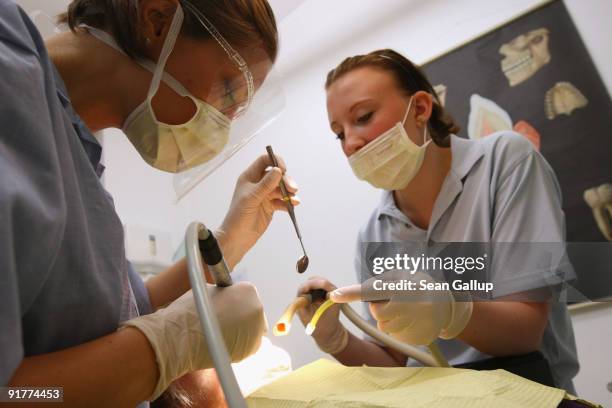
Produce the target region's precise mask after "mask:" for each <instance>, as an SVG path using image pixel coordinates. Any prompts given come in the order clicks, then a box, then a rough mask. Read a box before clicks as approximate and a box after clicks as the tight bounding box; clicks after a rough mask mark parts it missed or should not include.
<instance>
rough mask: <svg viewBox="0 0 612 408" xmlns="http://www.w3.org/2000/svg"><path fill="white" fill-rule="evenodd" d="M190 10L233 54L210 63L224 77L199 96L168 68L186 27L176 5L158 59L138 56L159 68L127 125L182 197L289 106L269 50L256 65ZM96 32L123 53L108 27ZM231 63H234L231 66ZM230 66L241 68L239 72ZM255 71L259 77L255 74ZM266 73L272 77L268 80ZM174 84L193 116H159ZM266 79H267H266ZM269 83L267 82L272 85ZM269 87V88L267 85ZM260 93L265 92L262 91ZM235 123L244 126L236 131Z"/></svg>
mask: <svg viewBox="0 0 612 408" xmlns="http://www.w3.org/2000/svg"><path fill="white" fill-rule="evenodd" d="M181 4H183V5H184V7H185V8H186V10H187V11H188V12H190V13H191V14H192V15H193V16H194V17H195V19H196V20H197V21H198V22H200V23H201V24H202V25H203V26H204V28H206V30H207V31H208V32H209V33H210V35H211V37H212V38H213V39H214V40H215V41H216V43H217V44H218V45H219V46H220V47H221V48H222V49H223V51H224V52H225V53H226V54H227V56H228V60H227V62H226V63H225V64H219V65H220V66H218V67H216V68H217V69H216V70H214V69H208V68H213V67H207V69H208V71H207V73H206V75H211V72H212V77H214V78H218V79H217V80H216V81H215V82H213V83H212V85H211V86H210V87H209V88H208V90H207V93H206V95H198V96H195V95H194V94H193V93H192V92H190V91H189V90H187V89H186V88H185V87H184V86H183V85H182V84H181V83H180V82H179V81H178V80H176V79H175V78H173V77H172V76H171V75H170V74H168V73H167V72H164V68H165V66H166V62H167V60H168V58H169V56H170V54H171V52H172V50H173V48H174V46H175V43H176V39H177V37H178V34H179V32H180V30H181V27H182V23H183V19H184V12H183V9H182V8H181V6H180V5H179V6H178V7H177V9H176V12H175V14H174V17H173V19H172V22H171V24H170V28H169V30H168V34H167V35H166V38H165V41H164V45H163V47H162V50H161V53H160V56H159V59H158V62H157V64H155V63H153V62H151V61H147V60H137V61H136V62H137V63H138V64H139V65H141V66H142V67H143V68H145V69H147V70H148V71H150V72H152V73H153V78H152V80H151V84H150V86H149V90H148V93H147V97H146V100H145V101H144V102H143V103H142V104H140V105H139V106H138V107H136V109H134V111H133V112H132V113H131V114H130V115H129V116H128V118H127V119H126V121H125V123H124V124H123V127H122V130H123V132H124V133H125V134H126V135H127V137H128V139H129V140H130V142H131V143H132V145H133V146H134V147H135V148H136V150H137V151H138V153H139V154H140V155H141V157H142V158H143V159H144V160H145V161H146V162H147V163H148V164H149V165H151V166H153V167H155V168H157V169H159V170H162V171H166V172H170V173H180V174H177V175H175V178H174V182H173V187H174V190H175V193H176V196H177V199H180V198H182V197H183V196H184V195H185V194H186V193H187V192H188V191H190V190H191V189H192V188H193V187H195V186H196V185H197V184H198V183H199V182H200V181H202V180H203V179H204V178H205V177H206V176H208V175H209V174H211V173H212V172H213V171H214V170H215V169H216V168H217V167H219V166H220V165H221V164H223V163H224V162H225V160H227V159H228V158H229V157H230V156H232V155H233V154H234V153H236V151H238V150H239V149H240V148H241V147H242V146H244V145H245V144H246V143H247V142H248V141H249V140H251V139H252V138H253V136H255V135H256V134H257V133H259V132H260V131H261V129H262V128H263V127H265V126H267V125H268V124H269V123H270V122H271V121H273V120H274V119H275V118H276V117H277V116H278V114H279V113H280V111H281V110H282V108H283V106H284V98H283V94H282V91H281V90H280V89H279V88H277V86H278V82H276V81H274V80H271V79H270V78H266V76H267V74H268V71H269V69H270V67H271V65H272V64H271V62H270V60H269V57H267V54H266V53H265V52H264V51H263V50H253V51H252V55H251V54H250V56H256V58H255V57H254V61H256V62H257V66H256V67H254V68H255V69H254V70H253V69H251V68H253V67H248V66H247V64H246V62H245V60H244V59H243V57H242V56H241V55H240V54H239V53H238V52H237V51H235V50H234V49H233V48H232V47H231V45H230V44H229V43H228V42H227V41H226V40H225V39H224V38H223V37H222V36H221V34H220V33H219V32H218V31H217V30H216V28H215V27H214V26H213V25H212V24H211V23H210V21H209V20H208V19H207V18H206V16H204V15H203V14H202V13H201V12H199V10H197V8H195V7H194V6H192V5H191V4H190V3H189V2H187V1H184V2H182V3H181ZM85 28H86V29H87V30H88V31H89V32H90V33H91V34H92V35H94V36H95V37H97V38H98V39H99V40H101V41H103V42H105V43H106V44H108V45H109V46H111V47H113V48H115V49H117V50H119V51H120V52H122V53H123V51H122V50H121V48H120V47H119V46H118V45H117V44H116V42H115V40H114V39H113V38H112V37H111V36H110V35H108V34H107V33H106V32H104V31H101V30H97V29H95V28H92V27H88V26H86V27H85ZM227 65H230V67H229V68H230V69H227V68H228V67H227ZM221 72H224V74H223V75H221ZM227 72H238V74H237V75H235V76H234V77H229V78H228V76H227ZM254 72H255V73H256V74H257V77H254ZM264 79H267V80H266V82H265V83H264ZM162 81H163V84H165V85H166V86H168V87H169V88H170V89H171V90H172V91H174V92H175V93H176V94H178V95H180V96H182V97H184V98H189V99H190V100H191V102H192V103H193V105H194V108H195V109H194V111H195V113H194V114H193V116H192V117H191V119H189V120H188V121H187V122H185V123H182V124H168V123H164V122H161V121H160V120H158V119H157V117H156V114H155V111H154V108H153V106H152V100H153V98H154V97H155V95H156V94H157V93H158V90H159V88H160V84H161V83H162ZM262 83H263V84H262ZM257 85H261V87H260V89H259V91H262V90H263V91H264V92H263V94H264V95H262V98H259V99H258V103H257V108H256V109H254V112H250V109H249V113H250V115H247V114H246V113H247V109H248V108H249V107H250V106H251V105H252V103H253V99H254V95H255V87H256V86H257ZM266 85H267V86H266ZM264 88H265V89H264ZM258 93H259V92H258ZM234 128H236V129H237V130H239V132H234V131H233V130H234Z"/></svg>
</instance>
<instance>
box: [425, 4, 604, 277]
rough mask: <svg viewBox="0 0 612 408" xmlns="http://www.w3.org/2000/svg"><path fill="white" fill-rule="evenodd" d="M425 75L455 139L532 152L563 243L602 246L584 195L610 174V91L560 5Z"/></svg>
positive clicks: (459, 51)
mask: <svg viewBox="0 0 612 408" xmlns="http://www.w3.org/2000/svg"><path fill="white" fill-rule="evenodd" d="M423 69H424V71H425V73H426V74H427V76H428V77H429V78H430V80H431V81H432V83H433V84H435V85H436V86H435V90H436V92H437V93H438V95H439V97H440V100H441V103H443V104H444V105H445V107H446V109H447V110H448V111H449V113H450V114H451V115H452V116H453V117H454V119H455V120H456V122H457V123H458V125H459V126H460V127H461V131H460V132H459V133H458V136H460V137H465V138H469V139H473V140H478V139H482V138H486V137H489V136H490V135H491V134H492V133H494V132H497V131H514V132H517V133H520V134H521V135H522V136H523V137H525V138H526V139H528V140H529V141H530V142H531V143H532V144H533V146H534V147H535V149H536V150H539V152H540V153H541V154H542V155H543V156H544V158H545V159H546V160H547V162H548V163H549V164H550V166H551V167H552V169H553V170H554V172H555V175H556V177H557V179H558V181H559V184H560V186H561V193H562V197H563V202H562V207H563V211H564V213H565V220H566V228H567V235H566V237H567V240H568V241H578V242H593V241H596V242H607V234H608V233H609V231H607V230H604V231H605V232H604V231H602V229H601V228H600V226H601V224H602V222H601V217H599V219H598V220H596V219H595V217H594V216H593V209H592V208H591V206H590V205H589V204H588V203H587V202H586V201H585V199H584V197H583V194H584V192H585V191H587V190H589V189H591V188H593V187H594V186H600V185H602V184H603V183H609V182H610V176H611V175H612V153H611V152H612V133H611V131H610V129H612V115H610V112H612V101H611V99H610V95H609V94H608V91H607V89H608V88H610V86H609V85H608V87H606V85H605V84H604V83H603V81H602V79H601V77H600V76H599V73H598V69H597V68H596V66H595V65H594V63H593V60H592V59H591V56H590V55H589V52H588V51H587V49H586V47H585V45H584V43H583V41H582V38H581V37H580V35H579V33H578V31H577V30H576V27H575V26H574V23H573V21H572V19H571V17H570V15H569V13H568V11H567V9H566V8H565V5H564V3H563V1H561V0H553V1H551V2H548V3H546V4H544V5H542V6H540V7H538V8H536V9H534V10H531V11H529V12H527V13H526V14H524V15H521V16H518V17H516V18H515V19H513V20H511V21H509V22H507V23H506V24H504V25H502V26H500V27H498V28H496V29H494V30H493V31H490V32H487V33H484V34H482V35H481V36H480V37H478V38H476V39H475V40H472V41H470V42H468V43H466V44H462V45H460V46H459V47H457V48H455V49H453V50H450V51H449V52H447V53H446V54H443V55H442V56H440V57H438V58H436V59H435V60H433V61H430V62H429V63H427V64H425V65H424V66H423ZM603 69H604V67H600V70H603ZM598 214H599V213H598ZM586 268H588V267H586Z"/></svg>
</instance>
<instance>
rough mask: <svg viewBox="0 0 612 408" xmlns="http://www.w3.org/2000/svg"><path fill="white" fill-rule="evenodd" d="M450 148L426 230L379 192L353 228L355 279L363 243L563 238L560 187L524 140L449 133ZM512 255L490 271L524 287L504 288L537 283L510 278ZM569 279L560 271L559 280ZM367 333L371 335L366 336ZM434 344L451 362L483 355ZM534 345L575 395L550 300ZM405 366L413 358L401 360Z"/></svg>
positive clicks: (565, 343) (572, 365)
mask: <svg viewBox="0 0 612 408" xmlns="http://www.w3.org/2000/svg"><path fill="white" fill-rule="evenodd" d="M451 152H452V156H453V157H452V163H451V169H450V171H449V174H448V175H447V177H446V179H445V180H444V183H443V184H442V188H441V190H440V193H439V194H438V197H437V199H436V202H435V204H434V208H433V213H432V216H431V220H430V223H429V227H428V229H427V230H424V229H421V228H419V227H418V226H416V225H415V224H414V223H413V222H412V221H411V220H410V218H408V217H407V216H406V215H405V214H404V213H402V212H401V211H400V209H399V208H397V206H396V204H395V200H394V198H393V193H392V192H389V191H386V192H384V193H383V196H382V199H381V201H380V204H379V205H378V207H377V208H376V209H375V210H374V211H373V212H372V215H371V216H370V218H369V219H368V221H367V222H366V224H365V225H364V226H363V227H362V228H361V230H360V232H359V236H358V240H357V257H356V258H355V268H356V271H357V274H358V278H360V277H361V273H362V260H361V259H360V258H361V256H360V254H361V249H362V245H367V244H363V243H368V242H414V243H420V244H421V245H427V243H429V242H434V243H448V242H485V243H509V242H518V243H530V242H539V243H563V242H565V216H564V214H563V211H562V209H561V189H560V188H559V184H558V182H557V179H556V177H555V174H554V172H553V170H552V168H551V167H550V166H549V164H548V163H547V162H546V160H545V159H544V157H542V155H540V154H539V153H538V152H537V151H536V150H535V149H534V148H533V145H532V144H531V143H530V142H529V141H528V140H527V139H525V138H524V137H523V136H521V135H519V134H518V133H515V132H499V133H496V134H493V135H491V136H487V137H486V138H483V139H479V140H467V139H462V138H459V137H457V136H455V135H452V136H451ZM536 255H537V254H536ZM543 255H545V254H543ZM511 261H512V260H511V259H503V258H502V259H501V260H499V263H500V265H501V268H500V269H499V270H498V271H497V272H498V274H499V275H497V276H496V278H499V279H500V280H503V281H509V282H513V281H514V282H517V281H518V282H521V285H523V287H520V286H513V289H514V291H512V292H509V293H514V292H520V291H522V290H529V289H533V288H538V287H540V286H542V285H539V283H541V282H542V274H541V273H536V272H535V271H534V272H533V274H532V276H531V278H530V279H525V278H526V277H525V276H518V278H520V279H513V278H517V276H513V275H517V272H516V269H514V268H512V267H511V265H512V262H511ZM531 265H535V263H531ZM504 266H505V267H504ZM550 272H551V273H550V275H549V274H548V273H546V274H545V275H548V276H547V279H549V280H550V279H551V277H553V276H554V277H556V276H555V272H556V271H550ZM572 272H573V271H572ZM571 277H572V275H569V274H567V275H565V278H566V279H568V278H571ZM503 294H505V293H501V294H499V295H503ZM366 310H367V308H366ZM367 313H368V315H369V320H370V323H372V324H374V325H376V322H375V320H374V318H373V317H372V316H371V315H370V314H369V310H367ZM516 335H517V336H520V333H517V334H516ZM366 339H368V340H370V341H375V340H374V339H372V338H371V337H369V336H366ZM436 342H437V343H438V345H439V347H440V350H441V351H442V353H443V354H444V355H445V357H446V358H447V359H448V361H449V363H450V364H452V365H456V364H461V363H467V362H473V361H478V360H482V359H485V358H488V357H490V356H488V355H486V354H483V353H481V352H480V351H478V350H477V349H475V348H473V347H471V346H469V345H468V344H466V343H464V342H462V341H460V340H457V339H452V340H442V339H438V340H436ZM541 351H542V353H543V354H544V355H545V356H546V358H547V359H548V362H549V364H550V366H551V370H552V374H553V378H554V380H555V383H556V384H557V386H558V387H559V388H564V389H566V390H567V391H569V392H571V393H574V394H575V391H574V386H573V384H572V378H573V377H574V376H575V375H576V373H577V372H578V358H577V353H576V344H575V341H574V331H573V328H572V322H571V320H570V317H569V314H568V311H567V307H566V305H565V304H564V303H560V302H552V303H551V311H550V316H549V321H548V325H547V327H546V330H545V332H544V336H543V339H542V344H541ZM407 364H408V365H416V364H417V363H416V362H415V361H414V360H412V359H408V362H407Z"/></svg>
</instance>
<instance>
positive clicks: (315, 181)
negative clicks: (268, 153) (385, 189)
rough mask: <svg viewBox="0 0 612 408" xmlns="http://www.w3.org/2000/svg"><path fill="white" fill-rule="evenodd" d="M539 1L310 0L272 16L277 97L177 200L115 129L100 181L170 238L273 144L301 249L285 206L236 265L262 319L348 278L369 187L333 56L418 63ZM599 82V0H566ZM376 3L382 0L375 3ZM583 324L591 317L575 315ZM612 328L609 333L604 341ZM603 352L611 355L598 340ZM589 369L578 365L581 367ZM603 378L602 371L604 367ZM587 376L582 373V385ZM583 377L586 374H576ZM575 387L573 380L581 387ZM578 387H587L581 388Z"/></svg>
mask: <svg viewBox="0 0 612 408" xmlns="http://www.w3.org/2000/svg"><path fill="white" fill-rule="evenodd" d="M536 3H538V2H537V1H535V0H503V1H501V0H500V1H488V0H465V1H461V2H459V1H453V0H434V1H427V2H425V1H414V0H413V1H406V0H386V1H385V2H378V1H365V0H362V1H354V0H353V1H351V0H335V1H334V2H329V1H326V0H309V1H306V2H304V3H303V4H302V5H301V6H300V7H299V8H297V9H296V10H295V11H294V12H293V13H292V14H290V15H289V16H287V17H286V18H285V19H284V20H283V21H282V23H281V25H280V27H281V39H282V50H281V57H280V60H279V62H278V67H279V68H280V70H281V71H282V72H284V73H285V74H286V77H285V86H286V96H287V101H288V102H287V106H286V108H285V110H284V112H283V115H282V117H280V118H279V119H278V120H277V121H276V122H275V123H274V124H273V125H272V126H271V127H270V128H268V129H267V130H266V131H265V132H263V134H261V135H259V137H258V138H256V139H255V140H254V141H253V142H252V143H251V144H250V145H248V146H247V147H245V148H244V149H243V150H242V151H240V152H239V153H238V154H236V155H235V156H234V157H233V158H232V159H231V160H229V161H228V162H227V163H226V164H225V165H224V166H223V167H222V168H221V169H219V170H218V171H217V172H216V173H215V174H214V175H213V176H212V177H210V178H209V179H207V180H205V181H204V182H203V183H202V184H201V185H200V186H199V187H198V189H197V191H195V192H193V193H192V194H191V195H189V196H188V197H187V198H186V199H184V200H183V201H181V202H180V203H179V204H178V205H176V206H175V205H173V204H172V203H171V201H172V198H173V197H172V195H171V188H170V178H169V177H168V176H166V175H164V174H160V173H158V172H156V171H154V170H151V169H150V168H148V167H147V166H146V165H145V164H144V163H143V162H142V161H141V160H140V159H139V157H138V156H137V154H136V153H135V152H134V149H133V148H132V147H131V146H130V145H129V143H128V142H126V139H125V138H124V136H123V135H122V134H121V133H120V132H119V131H108V132H106V134H105V163H106V165H107V171H106V175H105V180H106V185H107V187H108V189H109V190H110V191H111V193H112V194H113V195H114V197H115V202H116V206H117V210H118V212H119V214H120V216H121V218H122V219H123V221H124V223H130V224H140V225H147V226H151V227H154V228H157V229H166V230H168V231H170V232H171V234H172V238H173V241H174V244H175V245H178V243H179V242H180V240H181V239H182V237H183V233H184V230H185V227H186V226H187V224H188V223H189V222H190V221H192V220H196V219H197V220H201V221H203V222H205V223H206V224H208V225H209V226H211V227H212V226H216V225H218V224H219V223H220V221H221V220H222V218H223V216H224V214H225V211H226V209H227V207H228V204H229V200H230V198H231V193H232V190H233V185H234V181H235V179H236V177H237V176H238V174H239V173H240V172H241V171H242V170H243V169H244V168H245V167H246V166H247V165H248V164H249V163H250V162H251V161H252V160H253V159H254V158H255V157H256V156H257V155H259V154H262V153H264V152H265V149H264V147H265V145H267V144H272V145H273V146H274V149H275V151H276V152H277V153H278V154H279V155H281V156H283V158H284V159H285V161H286V162H287V164H288V168H289V173H290V174H291V175H292V176H293V177H294V178H295V179H296V180H297V181H298V183H299V184H300V187H301V188H300V193H299V195H300V197H301V198H302V201H303V204H302V205H301V206H300V207H299V208H298V209H297V217H298V220H299V223H300V226H301V229H302V233H303V236H304V243H305V246H306V249H307V251H308V253H309V256H310V259H311V265H310V268H309V270H308V272H307V273H306V274H304V275H298V274H297V273H296V272H295V269H294V265H295V261H296V260H297V258H298V257H299V256H300V248H299V244H298V242H297V239H296V238H295V234H294V232H293V230H292V227H291V224H290V222H289V218H288V216H286V214H278V215H277V216H275V218H274V220H273V222H272V224H271V226H270V228H269V230H268V232H267V233H266V235H265V236H264V237H263V238H262V239H261V240H260V242H259V243H258V244H257V245H256V247H255V248H254V249H253V250H252V251H251V253H249V254H248V255H247V257H246V258H245V259H244V260H243V262H242V264H241V265H240V266H239V267H238V269H239V270H241V271H242V272H243V273H246V274H247V275H248V277H249V279H250V280H252V281H253V282H255V283H256V285H257V287H258V288H259V290H260V293H261V296H262V298H263V301H264V303H265V306H266V311H267V315H268V319H269V321H270V324H273V322H274V320H275V319H276V318H277V317H278V316H279V315H280V314H281V312H282V309H283V308H284V307H285V306H286V304H287V303H288V302H289V301H290V300H291V298H292V296H293V295H294V294H295V291H296V288H297V286H298V285H299V284H300V283H301V282H303V281H304V280H305V279H306V278H307V277H309V276H314V275H324V276H326V277H328V278H329V279H330V280H331V281H332V282H334V283H336V284H338V285H342V284H348V283H354V282H355V281H356V278H355V275H354V272H353V268H352V262H353V252H354V242H355V236H356V233H357V230H358V228H359V226H360V225H361V224H362V223H363V222H364V220H365V219H366V217H367V216H368V214H369V213H370V211H371V210H372V208H373V207H374V206H375V205H376V203H377V201H378V197H379V194H378V193H377V192H376V191H374V190H373V189H372V188H370V187H369V186H368V185H366V184H365V183H361V182H358V181H357V180H356V179H355V178H354V176H353V175H352V173H351V171H350V168H349V166H348V165H347V163H346V159H345V158H344V156H343V155H342V152H341V151H340V148H339V146H338V144H337V142H336V141H335V140H334V137H333V135H332V133H331V131H330V130H329V128H328V124H327V121H326V117H327V116H326V111H325V95H324V92H323V87H322V86H323V81H324V78H325V75H326V73H327V71H328V70H329V69H331V68H332V67H334V66H335V65H336V64H337V63H338V62H339V61H340V60H341V59H342V58H344V57H346V56H348V55H352V54H355V53H362V52H368V51H371V50H373V49H376V48H381V47H389V48H395V49H397V50H398V51H400V52H402V53H403V54H405V55H407V56H409V57H410V58H411V59H413V60H414V61H415V62H417V63H420V62H423V61H426V60H428V59H430V58H432V57H433V56H436V55H438V54H440V53H442V52H444V51H446V50H448V49H449V48H452V47H454V46H455V45H457V44H458V43H461V42H463V41H465V40H467V39H470V38H472V37H474V36H475V35H477V34H479V33H481V32H483V31H485V30H487V29H488V28H491V27H493V26H495V25H497V24H499V23H501V22H504V21H506V20H507V19H509V18H511V17H512V16H514V15H516V14H518V13H520V12H522V11H524V10H525V9H527V8H529V7H531V6H532V5H534V4H536ZM566 4H567V6H568V9H569V10H570V13H571V14H572V16H573V18H574V20H575V23H576V25H577V26H578V29H579V31H580V32H581V34H582V36H583V39H584V41H585V42H586V45H587V47H588V49H589V51H590V52H591V54H592V56H593V59H594V60H595V63H596V65H597V66H598V67H599V71H600V73H601V75H602V76H603V78H604V81H605V83H606V85H607V87H608V90H610V89H611V88H612V86H611V84H612V70H611V69H610V67H611V66H612V49H611V48H610V47H609V46H608V45H607V44H606V43H605V41H606V40H605V39H606V38H608V39H609V38H611V37H612V29H611V28H610V26H609V18H608V17H609V16H610V15H612V2H610V1H608V0H586V1H585V0H567V1H566ZM383 5H384V7H383ZM294 327H295V330H294V331H293V332H292V333H291V334H290V335H289V336H288V337H285V338H272V341H273V342H274V343H276V344H279V345H281V346H282V347H284V348H285V349H287V350H288V351H289V352H290V354H291V356H292V358H293V361H294V365H295V366H300V365H302V364H305V363H307V362H310V361H312V360H313V359H315V358H317V357H319V356H322V354H321V353H319V352H318V350H317V349H316V347H315V346H314V343H313V342H312V341H311V339H309V338H307V337H306V336H305V335H304V333H303V331H302V330H301V327H300V325H299V324H297V322H296V326H294ZM577 327H580V330H592V331H593V332H595V330H596V327H593V324H592V323H588V322H587V323H586V324H585V325H580V326H577ZM611 340H612V338H610V339H608V341H607V344H611V343H612V342H611ZM606 358H607V361H608V362H609V361H611V360H612V359H611V358H610V354H609V351H608V356H607V357H606ZM583 372H584V373H586V374H584V375H588V367H584V371H583ZM608 375H609V376H610V379H609V380H610V381H612V372H608ZM585 378H586V379H587V380H586V381H582V382H581V386H582V384H588V383H589V381H588V377H585ZM585 387H586V385H585ZM579 392H581V389H580V388H579ZM587 397H588V395H587Z"/></svg>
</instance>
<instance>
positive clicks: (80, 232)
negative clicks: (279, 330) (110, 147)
mask: <svg viewBox="0 0 612 408" xmlns="http://www.w3.org/2000/svg"><path fill="white" fill-rule="evenodd" d="M0 133H1V137H0V175H1V177H2V182H1V183H0V328H1V329H0V385H2V386H4V385H6V384H7V383H8V382H9V380H10V379H11V377H12V376H13V374H14V372H15V370H16V369H17V367H18V366H19V365H20V363H21V360H22V359H23V358H24V357H28V356H34V355H37V354H44V353H50V352H53V351H58V350H62V349H65V348H68V347H72V346H76V345H78V344H81V343H84V342H87V341H90V340H94V339H97V338H99V337H102V336H104V335H107V334H109V333H113V332H114V331H116V330H117V328H118V326H119V323H120V322H121V321H123V320H126V319H129V318H131V317H135V316H137V314H138V311H139V312H140V313H141V314H145V313H149V312H150V303H149V299H148V297H147V292H146V289H145V287H144V285H143V282H142V280H141V279H140V278H139V277H138V275H137V274H136V273H135V272H134V270H133V269H132V268H131V266H130V265H129V263H128V261H127V260H126V258H125V250H124V240H123V228H122V224H121V221H120V220H119V217H118V216H117V213H116V212H115V208H114V205H113V202H112V199H111V198H110V195H109V194H108V193H107V192H106V191H105V190H104V187H103V186H102V184H101V183H100V180H99V177H100V175H101V174H102V171H103V169H104V168H103V166H102V165H101V164H100V156H101V153H102V148H101V146H100V145H99V144H98V142H97V141H96V139H95V138H94V136H93V135H92V134H91V132H90V131H89V130H88V129H87V127H86V126H85V124H84V123H83V122H82V121H81V119H80V118H79V117H78V116H77V114H76V113H75V112H74V110H73V108H72V106H71V104H70V99H69V98H68V93H67V91H66V88H65V86H64V84H63V82H62V80H61V78H60V77H59V74H58V73H57V71H56V69H55V67H54V65H53V63H52V62H51V61H50V59H49V57H48V55H47V51H46V49H45V45H44V43H43V40H42V38H41V36H40V34H39V33H38V31H37V29H36V27H35V26H34V24H33V23H32V22H31V20H30V19H29V18H28V16H27V15H26V14H25V13H24V12H23V11H22V10H21V9H20V8H19V7H18V6H16V5H15V4H14V3H12V2H10V1H6V0H0Z"/></svg>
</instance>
